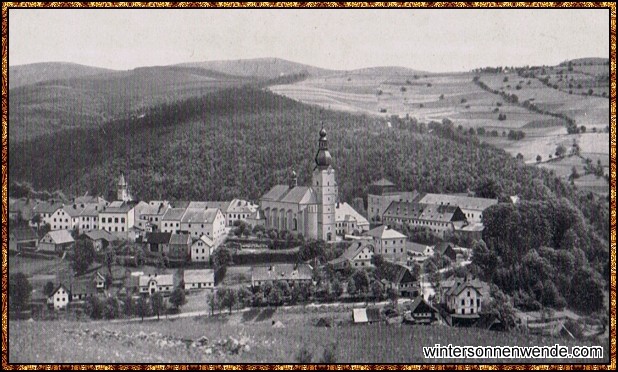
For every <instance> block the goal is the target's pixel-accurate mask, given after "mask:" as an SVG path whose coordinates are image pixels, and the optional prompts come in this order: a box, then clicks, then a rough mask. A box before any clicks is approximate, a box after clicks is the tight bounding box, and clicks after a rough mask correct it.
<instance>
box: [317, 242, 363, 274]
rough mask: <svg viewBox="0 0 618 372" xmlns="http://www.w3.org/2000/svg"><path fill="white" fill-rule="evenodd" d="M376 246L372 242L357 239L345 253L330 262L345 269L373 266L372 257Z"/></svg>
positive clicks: (336, 267)
mask: <svg viewBox="0 0 618 372" xmlns="http://www.w3.org/2000/svg"><path fill="white" fill-rule="evenodd" d="M374 251H375V247H374V246H373V244H371V243H370V242H366V241H356V242H354V243H352V244H350V246H349V247H348V248H347V249H346V250H345V251H344V252H343V254H342V255H341V256H339V257H337V258H335V259H333V260H331V261H329V262H328V263H329V264H331V265H332V266H333V267H334V268H335V269H344V268H347V267H353V268H356V269H358V268H370V267H373V264H372V263H371V259H372V258H373V254H374Z"/></svg>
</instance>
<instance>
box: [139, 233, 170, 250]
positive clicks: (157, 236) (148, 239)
mask: <svg viewBox="0 0 618 372" xmlns="http://www.w3.org/2000/svg"><path fill="white" fill-rule="evenodd" d="M171 237H172V233H169V232H147V233H146V234H145V235H144V237H143V238H142V245H144V247H145V250H146V251H147V252H151V253H164V252H169V244H170V239H171Z"/></svg>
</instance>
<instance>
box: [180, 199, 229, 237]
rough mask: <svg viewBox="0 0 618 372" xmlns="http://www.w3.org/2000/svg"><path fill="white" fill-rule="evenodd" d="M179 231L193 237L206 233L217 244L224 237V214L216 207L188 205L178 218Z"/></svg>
mask: <svg viewBox="0 0 618 372" xmlns="http://www.w3.org/2000/svg"><path fill="white" fill-rule="evenodd" d="M180 231H181V232H187V233H189V234H190V235H191V237H192V238H193V239H197V238H199V237H200V236H202V235H206V236H207V237H209V238H211V239H212V240H213V242H214V243H215V245H216V246H218V245H219V244H220V243H222V242H223V239H224V238H225V216H224V215H223V213H222V212H221V210H220V209H218V208H200V207H189V208H187V209H186V211H185V213H184V214H183V215H182V217H181V219H180Z"/></svg>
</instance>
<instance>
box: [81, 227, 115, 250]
mask: <svg viewBox="0 0 618 372" xmlns="http://www.w3.org/2000/svg"><path fill="white" fill-rule="evenodd" d="M82 236H84V237H85V238H86V239H88V240H90V241H91V242H92V245H93V246H94V249H95V250H96V251H97V252H98V251H101V250H103V249H106V248H107V247H108V246H109V245H110V243H112V242H115V241H117V240H118V238H117V237H116V236H114V235H112V234H111V233H109V232H107V231H105V230H90V231H86V232H85V233H83V234H82Z"/></svg>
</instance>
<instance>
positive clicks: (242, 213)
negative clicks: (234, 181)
mask: <svg viewBox="0 0 618 372" xmlns="http://www.w3.org/2000/svg"><path fill="white" fill-rule="evenodd" d="M258 208H259V205H257V204H253V203H250V202H248V201H246V200H242V199H232V201H231V202H229V204H228V205H227V208H226V209H224V208H221V211H222V212H223V215H224V216H225V225H226V226H230V227H231V226H234V223H236V221H246V220H247V218H249V217H250V216H251V215H252V214H253V213H255V212H256V211H257V210H258Z"/></svg>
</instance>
